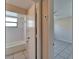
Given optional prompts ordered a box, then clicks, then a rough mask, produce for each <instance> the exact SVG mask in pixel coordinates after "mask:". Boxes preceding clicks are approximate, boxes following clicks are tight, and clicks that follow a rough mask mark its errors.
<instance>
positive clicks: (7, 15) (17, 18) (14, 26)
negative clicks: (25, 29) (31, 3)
mask: <svg viewBox="0 0 79 59" xmlns="http://www.w3.org/2000/svg"><path fill="white" fill-rule="evenodd" d="M6 17H10V18H17V22H8V21H6V20H5V27H6V28H17V27H18V17H17V16H9V15H6ZM6 23H16V24H17V26H6Z"/></svg>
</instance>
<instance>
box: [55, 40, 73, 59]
mask: <svg viewBox="0 0 79 59" xmlns="http://www.w3.org/2000/svg"><path fill="white" fill-rule="evenodd" d="M54 44H55V45H54V59H72V43H68V42H64V41H60V40H55V41H54Z"/></svg>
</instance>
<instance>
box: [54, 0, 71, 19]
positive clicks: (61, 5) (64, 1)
mask: <svg viewBox="0 0 79 59" xmlns="http://www.w3.org/2000/svg"><path fill="white" fill-rule="evenodd" d="M54 11H55V13H54V18H55V19H59V18H64V17H69V16H72V0H54Z"/></svg>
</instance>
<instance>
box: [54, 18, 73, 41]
mask: <svg viewBox="0 0 79 59" xmlns="http://www.w3.org/2000/svg"><path fill="white" fill-rule="evenodd" d="M54 23H55V24H54V25H55V26H54V33H55V39H57V40H62V41H66V42H72V17H66V18H61V19H59V20H55V21H54Z"/></svg>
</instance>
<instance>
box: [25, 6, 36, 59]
mask: <svg viewBox="0 0 79 59" xmlns="http://www.w3.org/2000/svg"><path fill="white" fill-rule="evenodd" d="M34 7H35V6H34V5H33V6H32V7H31V8H30V9H29V11H28V15H27V20H26V39H27V45H28V46H27V51H28V59H35V10H34Z"/></svg>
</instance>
